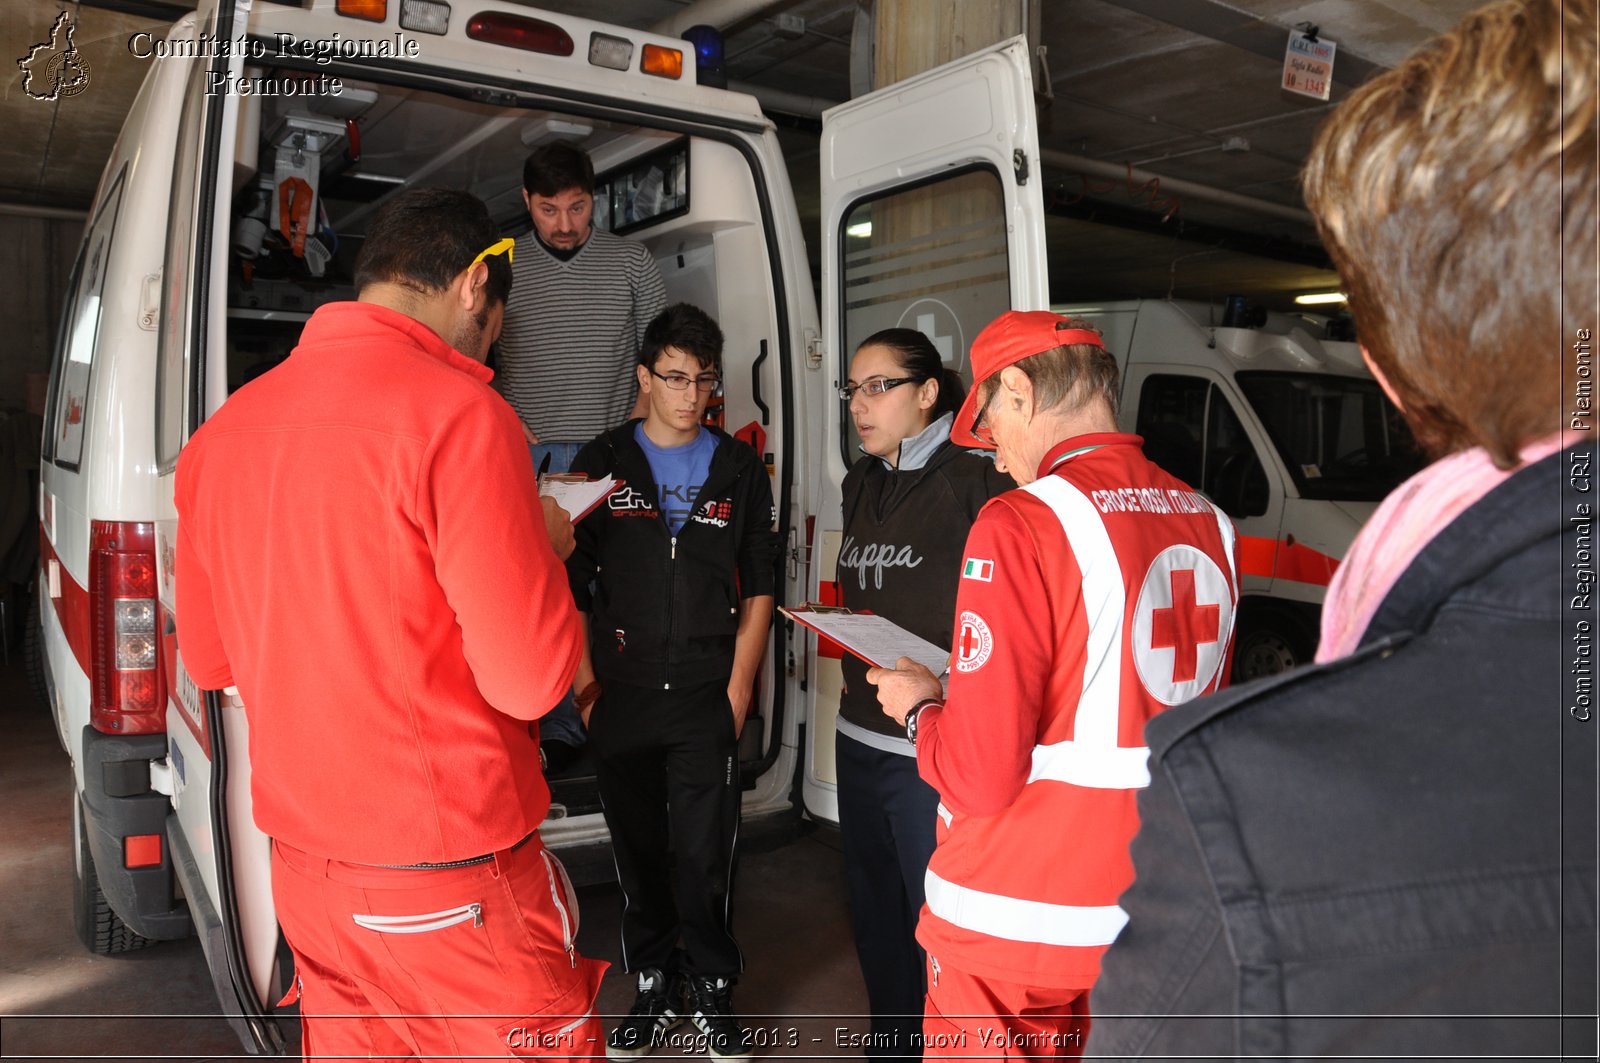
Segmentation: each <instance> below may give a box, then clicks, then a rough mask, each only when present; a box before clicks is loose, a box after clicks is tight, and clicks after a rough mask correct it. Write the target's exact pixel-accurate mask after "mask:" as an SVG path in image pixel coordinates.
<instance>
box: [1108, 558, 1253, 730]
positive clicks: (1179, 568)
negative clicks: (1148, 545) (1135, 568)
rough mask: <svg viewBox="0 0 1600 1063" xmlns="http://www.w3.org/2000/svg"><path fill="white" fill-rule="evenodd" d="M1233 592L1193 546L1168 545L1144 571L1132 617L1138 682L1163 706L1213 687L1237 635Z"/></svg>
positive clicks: (1213, 565) (1223, 576) (1214, 567)
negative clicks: (1234, 634)
mask: <svg viewBox="0 0 1600 1063" xmlns="http://www.w3.org/2000/svg"><path fill="white" fill-rule="evenodd" d="M1233 616H1234V602H1233V589H1232V587H1231V586H1230V584H1229V581H1228V577H1227V575H1226V574H1225V573H1224V572H1223V571H1222V569H1221V568H1220V567H1219V566H1218V565H1217V563H1216V562H1215V561H1213V560H1211V558H1210V557H1209V556H1207V555H1206V554H1204V553H1202V552H1201V551H1199V550H1196V549H1195V548H1194V547H1192V546H1169V547H1167V549H1165V550H1163V551H1162V552H1161V553H1160V554H1159V555H1158V556H1157V557H1156V559H1155V560H1154V561H1152V562H1151V563H1150V569H1149V571H1148V572H1146V573H1145V577H1144V584H1143V585H1142V586H1141V587H1140V588H1139V602H1138V605H1136V606H1135V607H1134V614H1133V661H1134V665H1135V666H1136V667H1137V669H1138V671H1139V681H1140V682H1141V683H1143V684H1144V688H1145V689H1146V690H1148V691H1149V692H1150V695H1151V696H1152V697H1154V698H1155V699H1156V700H1157V701H1159V702H1161V703H1162V704H1163V705H1180V704H1182V703H1183V702H1185V701H1188V700H1189V699H1190V698H1192V697H1194V696H1196V695H1197V694H1200V693H1202V692H1204V691H1206V690H1208V689H1210V687H1211V684H1212V682H1213V681H1214V680H1215V679H1216V678H1217V675H1218V673H1219V672H1220V671H1221V670H1222V664H1223V661H1224V660H1225V659H1226V657H1227V653H1226V650H1227V647H1228V639H1229V638H1230V637H1231V636H1232V634H1233Z"/></svg>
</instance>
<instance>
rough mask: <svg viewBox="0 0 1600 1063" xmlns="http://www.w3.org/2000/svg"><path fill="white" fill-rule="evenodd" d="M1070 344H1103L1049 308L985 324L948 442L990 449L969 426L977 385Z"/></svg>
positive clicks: (1015, 312)
mask: <svg viewBox="0 0 1600 1063" xmlns="http://www.w3.org/2000/svg"><path fill="white" fill-rule="evenodd" d="M1073 343H1092V344H1094V345H1095V346H1096V347H1104V346H1105V341H1104V340H1102V339H1101V338H1100V333H1098V332H1091V331H1089V330H1088V329H1081V328H1073V327H1072V325H1071V324H1070V323H1069V322H1068V321H1067V319H1066V318H1064V317H1062V316H1061V315H1060V314H1052V313H1051V312H1050V311H1048V310H1007V311H1006V312H1005V313H1003V314H1001V315H1000V316H999V317H997V318H995V319H994V320H993V321H991V322H989V324H988V325H986V326H984V329H983V331H982V332H980V333H978V335H977V338H976V339H974V340H973V341H972V350H971V352H970V358H971V360H972V389H971V390H970V391H968V392H967V401H966V402H963V403H962V404H961V409H959V410H957V411H956V419H955V423H954V424H952V425H951V426H950V440H951V442H953V443H957V444H959V445H961V446H964V447H982V448H983V449H985V450H993V449H994V445H993V444H992V443H985V442H984V441H983V440H981V439H979V438H978V437H977V436H975V435H973V434H972V427H973V425H974V424H976V423H977V420H978V385H979V384H982V383H983V382H984V381H985V380H987V379H989V378H990V377H991V376H994V374H996V373H998V372H1000V370H1002V369H1004V368H1005V367H1006V366H1008V365H1016V364H1017V363H1018V362H1020V361H1022V360H1023V359H1024V358H1029V357H1032V356H1033V355H1035V354H1043V353H1044V352H1045V351H1053V350H1055V349H1056V348H1057V347H1065V346H1067V345H1069V344H1073Z"/></svg>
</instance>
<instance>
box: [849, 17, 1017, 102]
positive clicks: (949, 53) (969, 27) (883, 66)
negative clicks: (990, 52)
mask: <svg viewBox="0 0 1600 1063" xmlns="http://www.w3.org/2000/svg"><path fill="white" fill-rule="evenodd" d="M1039 2H1040V0H1031V2H1030V0H875V3H874V4H873V5H872V20H873V25H872V43H873V47H872V52H873V63H872V72H873V85H874V87H877V88H881V87H883V86H885V85H892V84H894V83H895V82H896V81H902V80H904V79H905V78H908V77H911V76H912V75H913V74H920V73H922V72H923V71H924V70H931V69H932V68H934V67H936V66H938V65H939V64H941V63H948V62H949V61H950V60H952V59H959V58H961V57H962V56H964V55H971V54H972V53H973V52H975V51H977V50H978V49H979V48H983V47H986V46H988V45H991V44H995V43H997V42H999V41H1003V40H1005V39H1006V38H1007V37H1015V36H1016V35H1017V34H1019V33H1024V32H1027V30H1028V29H1029V27H1028V21H1029V20H1030V19H1032V20H1035V21H1036V20H1037V18H1038V4H1039Z"/></svg>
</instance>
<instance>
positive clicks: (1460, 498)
mask: <svg viewBox="0 0 1600 1063" xmlns="http://www.w3.org/2000/svg"><path fill="white" fill-rule="evenodd" d="M1577 438H1578V436H1577V435H1575V434H1571V433H1561V432H1558V433H1556V434H1555V435H1551V436H1546V437H1545V438H1543V439H1540V440H1536V441H1535V442H1533V443H1529V444H1528V445H1527V446H1525V447H1523V448H1522V453H1521V454H1519V455H1518V459H1519V460H1518V462H1517V466H1516V468H1514V469H1497V468H1495V465H1494V462H1493V461H1491V460H1490V459H1489V453H1488V451H1486V450H1484V449H1483V448H1482V447H1473V448H1471V449H1470V450H1461V451H1457V452H1456V453H1454V454H1451V455H1450V456H1449V457H1445V458H1440V459H1439V460H1438V461H1436V462H1434V463H1433V464H1432V465H1429V466H1428V467H1427V468H1425V469H1423V470H1422V471H1421V472H1419V473H1417V474H1416V475H1415V476H1413V477H1411V479H1409V480H1407V481H1406V482H1405V483H1403V484H1401V485H1400V486H1399V487H1397V488H1395V489H1394V490H1393V491H1392V492H1390V494H1389V497H1388V498H1385V499H1384V500H1383V504H1382V505H1380V506H1379V507H1378V508H1377V510H1376V511H1375V512H1374V513H1373V514H1372V517H1371V519H1370V520H1368V521H1367V523H1366V524H1365V525H1364V526H1363V527H1362V529H1361V531H1360V533H1359V534H1357V535H1356V538H1355V541H1354V542H1353V543H1351V544H1350V551H1349V553H1347V554H1346V555H1345V558H1344V561H1343V562H1342V563H1341V564H1340V565H1339V570H1338V571H1337V572H1335V573H1334V576H1333V582H1332V583H1330V584H1329V585H1328V597H1327V600H1326V601H1325V602H1324V603H1323V606H1322V644H1321V645H1320V646H1318V647H1317V663H1318V664H1322V663H1324V662H1326V661H1331V660H1335V659H1336V658H1339V657H1343V656H1345V655H1347V654H1349V653H1352V652H1354V651H1355V648H1356V647H1357V646H1359V645H1360V644H1361V636H1362V635H1364V634H1365V633H1366V630H1367V625H1368V624H1369V623H1371V622H1372V616H1373V614H1374V613H1376V612H1377V611H1378V606H1379V605H1380V604H1382V602H1383V599H1384V596H1385V595H1387V594H1388V593H1389V589H1390V588H1391V587H1393V586H1394V584H1395V581H1396V580H1397V579H1399V578H1400V574H1401V573H1402V572H1404V571H1405V570H1406V568H1407V566H1409V565H1410V564H1411V562H1412V561H1413V560H1414V559H1415V558H1416V556H1417V555H1418V554H1419V553H1421V552H1422V548H1423V547H1425V546H1427V545H1428V544H1429V543H1430V542H1432V541H1433V537H1434V536H1436V535H1438V534H1439V533H1440V532H1441V531H1443V530H1444V529H1445V527H1446V525H1448V524H1449V523H1450V522H1451V521H1453V520H1455V519H1456V517H1458V516H1460V515H1461V513H1462V511H1464V510H1465V509H1467V507H1469V506H1471V505H1472V504H1473V503H1474V502H1476V501H1478V499H1480V498H1482V497H1483V496H1484V495H1486V494H1488V493H1489V492H1490V491H1492V490H1493V489H1494V488H1496V487H1498V486H1499V485H1500V484H1501V483H1503V482H1504V481H1505V480H1506V478H1507V477H1509V476H1510V475H1511V474H1512V473H1514V472H1516V471H1517V469H1521V468H1523V467H1524V466H1527V465H1531V464H1532V463H1533V462H1536V461H1538V460H1540V459H1541V458H1547V457H1549V456H1550V455H1552V454H1554V453H1555V452H1556V451H1558V450H1560V449H1561V448H1562V447H1563V446H1565V445H1567V444H1569V443H1572V442H1575V441H1576V440H1577Z"/></svg>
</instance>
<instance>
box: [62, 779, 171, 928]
mask: <svg viewBox="0 0 1600 1063" xmlns="http://www.w3.org/2000/svg"><path fill="white" fill-rule="evenodd" d="M72 843H73V850H74V852H75V853H76V855H77V866H76V868H75V872H76V873H75V874H74V876H73V890H72V924H73V927H74V929H76V930H77V932H78V940H79V941H81V942H83V947H84V948H86V949H88V950H89V951H90V952H92V953H94V954H95V955H97V956H112V955H115V954H117V953H119V952H135V951H137V950H139V949H147V948H149V947H150V946H151V945H154V944H155V941H153V940H152V939H150V938H147V937H145V936H144V935H142V934H139V933H137V932H136V931H135V930H134V929H133V928H132V927H130V926H129V925H128V924H127V923H124V922H123V921H122V917H121V916H120V915H118V914H117V913H116V912H114V911H112V910H111V905H110V904H109V903H108V902H107V901H106V895H105V894H104V893H102V892H101V890H100V876H99V875H97V874H96V873H95V870H94V854H93V853H91V852H90V851H89V838H88V835H87V834H86V833H85V832H84V829H83V802H82V800H75V801H74V802H73V803H72Z"/></svg>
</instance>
